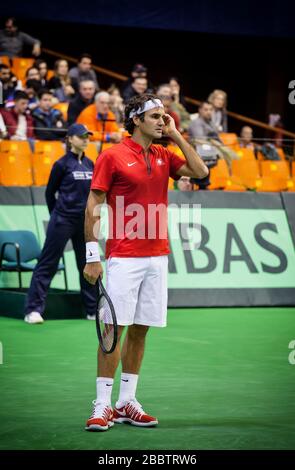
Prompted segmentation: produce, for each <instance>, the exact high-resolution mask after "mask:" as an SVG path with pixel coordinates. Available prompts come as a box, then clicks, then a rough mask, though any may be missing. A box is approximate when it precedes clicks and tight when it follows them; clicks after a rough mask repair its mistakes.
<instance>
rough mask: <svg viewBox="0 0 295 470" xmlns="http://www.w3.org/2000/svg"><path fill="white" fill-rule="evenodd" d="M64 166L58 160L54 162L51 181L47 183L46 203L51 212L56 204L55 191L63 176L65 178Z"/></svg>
mask: <svg viewBox="0 0 295 470" xmlns="http://www.w3.org/2000/svg"><path fill="white" fill-rule="evenodd" d="M63 173H64V172H63V168H62V166H61V164H60V163H59V162H58V161H57V162H55V163H54V165H53V167H52V170H51V173H50V176H49V181H48V184H47V188H46V191H45V198H46V204H47V207H48V210H49V213H50V214H51V212H52V211H53V209H54V207H55V204H56V197H55V193H56V191H58V189H59V187H60V185H61V182H62V178H63Z"/></svg>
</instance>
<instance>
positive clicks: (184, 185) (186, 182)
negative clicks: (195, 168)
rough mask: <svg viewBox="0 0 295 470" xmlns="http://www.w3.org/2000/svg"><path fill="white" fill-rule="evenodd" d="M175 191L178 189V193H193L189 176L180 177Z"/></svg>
mask: <svg viewBox="0 0 295 470" xmlns="http://www.w3.org/2000/svg"><path fill="white" fill-rule="evenodd" d="M177 189H179V191H193V190H194V185H193V183H192V182H191V178H190V177H189V176H182V177H181V178H180V179H179V180H178V181H177Z"/></svg>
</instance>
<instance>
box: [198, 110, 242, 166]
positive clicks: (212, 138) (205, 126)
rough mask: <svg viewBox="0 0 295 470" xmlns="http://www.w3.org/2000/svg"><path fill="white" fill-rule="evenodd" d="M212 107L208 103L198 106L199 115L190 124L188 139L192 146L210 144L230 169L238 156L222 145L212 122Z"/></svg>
mask: <svg viewBox="0 0 295 470" xmlns="http://www.w3.org/2000/svg"><path fill="white" fill-rule="evenodd" d="M212 115H213V106H212V104H211V103H209V102H208V101H204V102H203V103H201V104H200V106H199V115H198V117H197V118H196V119H194V120H193V121H192V122H191V125H190V127H189V137H190V139H191V141H192V142H193V143H194V144H206V143H208V142H210V143H211V144H212V145H213V146H214V147H216V149H217V151H218V155H219V157H220V158H224V159H225V160H226V163H227V165H228V167H229V169H230V168H231V161H232V160H237V159H238V158H239V157H238V155H237V154H236V153H235V152H234V151H233V150H231V149H230V148H228V147H226V146H225V145H223V144H222V142H221V140H220V138H219V135H218V129H217V127H216V126H215V124H214V123H213V121H212Z"/></svg>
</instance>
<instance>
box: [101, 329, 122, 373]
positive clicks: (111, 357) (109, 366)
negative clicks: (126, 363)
mask: <svg viewBox="0 0 295 470" xmlns="http://www.w3.org/2000/svg"><path fill="white" fill-rule="evenodd" d="M123 329H124V326H118V341H117V345H116V348H115V350H114V352H112V353H111V354H105V353H104V352H103V351H102V349H101V348H98V360H97V377H112V378H114V376H115V373H116V370H117V367H118V365H119V362H120V358H121V352H120V349H121V346H120V340H121V336H122V333H123Z"/></svg>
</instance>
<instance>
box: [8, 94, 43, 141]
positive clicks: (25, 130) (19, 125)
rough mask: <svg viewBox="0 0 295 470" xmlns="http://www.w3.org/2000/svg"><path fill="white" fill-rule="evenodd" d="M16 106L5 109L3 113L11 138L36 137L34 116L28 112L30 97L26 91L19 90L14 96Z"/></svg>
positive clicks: (24, 138)
mask: <svg viewBox="0 0 295 470" xmlns="http://www.w3.org/2000/svg"><path fill="white" fill-rule="evenodd" d="M14 103H15V104H14V107H13V108H12V109H3V110H1V114H2V116H3V120H4V123H5V125H6V127H7V132H8V137H9V139H11V140H27V139H34V138H35V136H34V124H33V118H32V116H31V115H30V114H29V113H28V111H27V108H28V104H29V97H28V95H27V94H26V93H25V92H24V91H17V92H16V94H15V96H14Z"/></svg>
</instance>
